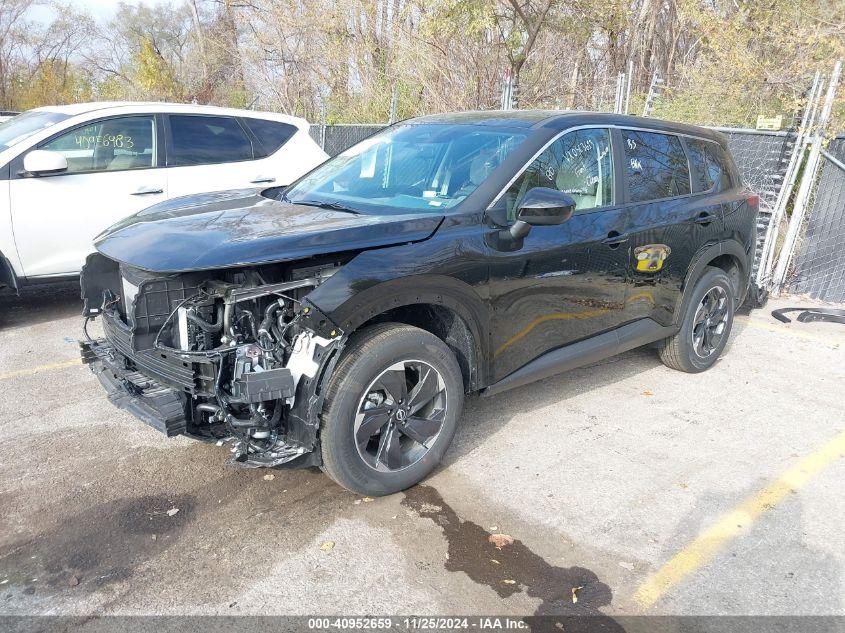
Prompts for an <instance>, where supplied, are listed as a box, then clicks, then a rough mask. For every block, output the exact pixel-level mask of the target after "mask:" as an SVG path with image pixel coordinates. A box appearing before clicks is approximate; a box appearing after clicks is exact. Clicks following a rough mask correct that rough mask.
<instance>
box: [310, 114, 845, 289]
mask: <svg viewBox="0 0 845 633" xmlns="http://www.w3.org/2000/svg"><path fill="white" fill-rule="evenodd" d="M384 127H386V126H385V125H384V124H379V123H373V124H364V125H357V124H348V125H312V126H311V135H312V137H313V138H314V139H315V140H316V141H317V142H318V143H319V144H320V145H321V146H322V147H323V149H324V150H325V151H326V152H327V153H328V154H329V155H330V156H335V155H337V154H339V153H340V152H342V151H343V150H345V149H347V148H349V147H351V146H352V145H354V144H355V143H358V142H360V141H362V140H364V139H365V138H367V137H368V136H370V135H372V134H374V133H376V132H378V131H379V130H381V129H383V128H384ZM714 129H717V130H718V131H720V132H722V133H723V134H725V136H726V137H727V141H728V147H729V149H730V151H731V154H732V155H733V158H734V161H735V162H736V165H737V168H738V169H739V172H740V174H741V176H742V178H743V181H744V182H745V183H746V185H747V186H748V187H749V188H750V189H751V190H752V191H754V192H755V193H757V194H758V195H759V196H760V214H759V217H758V227H757V229H758V231H757V234H758V248H757V257H756V259H755V264H754V267H755V272H756V268H757V264H758V263H759V259H760V250H761V249H762V246H763V240H764V238H765V234H766V228H767V227H768V223H769V221H770V219H771V215H772V210H773V208H774V205H775V201H776V199H777V197H778V192H779V191H780V188H781V187H782V185H783V180H784V176H785V173H786V170H787V165H788V163H789V159H790V156H791V154H792V152H793V150H794V147H795V140H796V135H795V133H793V132H769V131H761V130H752V129H740V128H714ZM827 155H828V156H829V158H828V157H825V159H824V164H823V166H822V169H821V170H820V176H819V178H818V182H817V184H816V186H815V189H814V193H813V198H812V200H811V204H810V208H809V212H808V214H807V219H806V221H805V227H804V230H803V234H802V235H803V237H802V240H801V242H800V244H799V247H798V249H797V251H796V256H795V261H794V265H793V269H792V272H791V275H790V278H789V279H790V282H789V284H788V286H789V288H790V289H791V290H792V291H793V292H799V293H803V294H808V295H810V296H811V297H814V298H817V299H821V300H824V301H832V302H845V167H843V164H845V137H842V138H837V139H835V140H834V141H833V142H831V144H830V146H829V147H828V150H827ZM837 162H838V163H839V164H838V165H837V164H836V163H837Z"/></svg>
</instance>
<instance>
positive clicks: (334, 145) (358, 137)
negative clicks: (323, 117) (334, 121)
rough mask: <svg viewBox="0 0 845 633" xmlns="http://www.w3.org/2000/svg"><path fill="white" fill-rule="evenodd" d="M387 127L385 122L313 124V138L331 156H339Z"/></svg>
mask: <svg viewBox="0 0 845 633" xmlns="http://www.w3.org/2000/svg"><path fill="white" fill-rule="evenodd" d="M385 127H387V126H386V125H385V124H384V123H362V124H339V125H320V124H318V125H312V126H311V138H313V139H314V140H315V141H317V143H319V144H320V147H322V148H323V151H325V152H326V153H327V154H328V155H329V156H337V155H338V154H340V153H341V152H342V151H343V150H345V149H348V148H350V147H352V146H353V145H355V143H360V142H361V141H363V140H364V139H365V138H367V137H368V136H370V135H372V134H375V133H376V132H378V131H379V130H381V129H384V128H385Z"/></svg>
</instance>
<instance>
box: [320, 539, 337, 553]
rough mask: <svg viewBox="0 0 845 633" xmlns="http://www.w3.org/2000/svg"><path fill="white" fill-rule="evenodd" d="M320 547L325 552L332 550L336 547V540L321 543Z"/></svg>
mask: <svg viewBox="0 0 845 633" xmlns="http://www.w3.org/2000/svg"><path fill="white" fill-rule="evenodd" d="M320 549H321V550H323V551H324V552H330V551H332V550H333V549H334V541H326V542H325V543H323V544H322V545H320Z"/></svg>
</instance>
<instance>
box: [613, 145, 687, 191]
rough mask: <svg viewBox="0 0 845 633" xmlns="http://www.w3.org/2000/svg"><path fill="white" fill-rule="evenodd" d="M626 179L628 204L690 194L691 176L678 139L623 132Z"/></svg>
mask: <svg viewBox="0 0 845 633" xmlns="http://www.w3.org/2000/svg"><path fill="white" fill-rule="evenodd" d="M622 138H623V142H624V149H625V176H626V179H627V181H628V194H629V196H630V201H631V202H646V201H648V200H660V199H661V198H671V197H674V196H684V195H687V194H688V193H690V174H689V167H688V165H687V157H686V154H684V148H683V146H682V145H681V141H680V139H679V138H678V137H677V136H674V135H672V134H660V133H657V132H636V131H634V130H622Z"/></svg>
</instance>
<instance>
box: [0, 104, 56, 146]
mask: <svg viewBox="0 0 845 633" xmlns="http://www.w3.org/2000/svg"><path fill="white" fill-rule="evenodd" d="M67 118H68V115H67V114H62V113H61V112H49V111H44V110H41V111H34V110H30V111H29V112H24V113H23V114H19V115H18V116H16V117H12V118H11V119H9V120H8V121H6V122H5V123H2V124H0V151H2V150H4V149H9V148H10V147H11V146H12V145H14V144H15V143H20V142H21V141H23V140H24V139H27V138H29V137H30V136H32V135H33V134H35V133H36V132H40V131H41V130H43V129H44V128H48V127H50V126H51V125H55V124H56V123H58V122H59V121H64V120H65V119H67Z"/></svg>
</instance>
